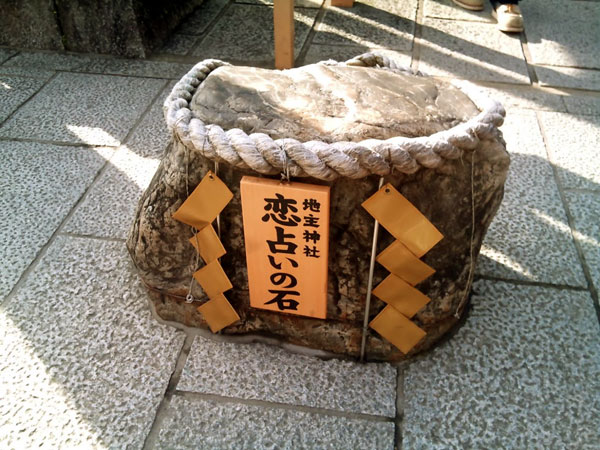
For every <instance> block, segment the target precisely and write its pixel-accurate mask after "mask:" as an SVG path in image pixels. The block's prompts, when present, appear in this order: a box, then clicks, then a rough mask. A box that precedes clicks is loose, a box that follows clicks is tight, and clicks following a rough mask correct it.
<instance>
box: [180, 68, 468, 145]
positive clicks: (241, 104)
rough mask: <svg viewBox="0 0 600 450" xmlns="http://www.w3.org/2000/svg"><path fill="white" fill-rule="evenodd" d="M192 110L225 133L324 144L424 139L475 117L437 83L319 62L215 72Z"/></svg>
mask: <svg viewBox="0 0 600 450" xmlns="http://www.w3.org/2000/svg"><path fill="white" fill-rule="evenodd" d="M191 110H192V112H193V113H194V115H195V116H196V117H198V118H200V119H202V120H203V121H204V122H205V123H213V124H217V125H219V126H221V127H222V128H224V129H225V130H228V129H231V128H241V129H242V130H244V131H245V132H246V133H252V132H254V133H258V132H261V133H266V134H268V135H270V136H271V137H272V138H274V139H278V138H295V139H298V140H300V141H310V140H321V141H325V142H337V141H360V140H363V139H369V138H375V139H388V138H391V137H394V136H407V137H416V136H428V135H430V134H433V133H436V132H438V131H442V130H445V129H449V128H452V127H454V126H455V125H457V124H459V123H461V122H464V121H466V120H468V119H470V118H472V117H473V116H475V115H477V114H478V113H479V110H478V109H477V107H476V106H475V105H474V104H473V102H472V101H471V100H470V99H469V97H468V96H467V95H465V94H464V93H463V92H462V91H460V90H459V89H457V88H455V87H454V86H452V85H450V84H448V83H446V82H444V81H441V80H436V79H433V78H429V77H422V76H415V75H409V74H405V73H400V72H393V71H390V70H381V69H373V68H365V67H349V66H326V65H322V64H313V65H309V66H304V67H300V68H297V69H290V70H284V71H276V70H267V69H259V68H254V67H235V66H224V67H220V68H218V69H216V70H215V71H213V72H211V73H210V74H209V76H208V77H207V78H206V80H205V81H204V82H203V83H202V84H201V85H200V86H199V88H198V90H197V92H196V93H195V94H194V97H193V99H192V103H191Z"/></svg>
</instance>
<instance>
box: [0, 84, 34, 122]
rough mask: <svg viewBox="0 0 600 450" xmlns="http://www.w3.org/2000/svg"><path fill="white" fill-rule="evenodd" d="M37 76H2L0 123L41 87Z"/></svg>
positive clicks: (0, 85) (0, 86)
mask: <svg viewBox="0 0 600 450" xmlns="http://www.w3.org/2000/svg"><path fill="white" fill-rule="evenodd" d="M43 84H44V82H43V81H42V80H39V79H37V78H21V77H10V76H9V77H6V76H3V77H2V79H1V81H0V123H2V122H3V121H4V120H6V118H7V117H8V116H9V115H10V113H12V112H13V111H14V110H15V109H17V108H18V107H19V106H20V105H21V104H22V103H23V102H24V101H25V100H27V99H28V98H29V97H31V96H32V95H33V94H35V93H36V92H37V90H38V89H39V88H40V87H42V85H43Z"/></svg>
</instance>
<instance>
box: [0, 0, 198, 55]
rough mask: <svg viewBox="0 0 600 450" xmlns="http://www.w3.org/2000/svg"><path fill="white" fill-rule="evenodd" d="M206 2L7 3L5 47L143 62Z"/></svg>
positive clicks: (2, 21) (1, 37)
mask: <svg viewBox="0 0 600 450" xmlns="http://www.w3.org/2000/svg"><path fill="white" fill-rule="evenodd" d="M202 1H203V0H191V1H190V0H174V1H170V2H162V1H159V0H104V1H101V2H98V1H95V0H55V1H53V2H49V1H47V0H6V1H3V2H2V14H0V44H1V45H9V46H14V47H25V48H38V49H48V50H70V51H77V52H89V53H108V54H113V55H121V56H127V57H133V58H136V57H137V58H139V57H144V56H146V55H147V54H148V52H149V51H151V50H153V49H154V48H157V47H158V46H160V45H161V44H162V43H163V42H164V41H165V40H166V38H167V37H168V35H169V33H170V32H172V31H173V30H174V29H175V28H176V27H177V25H179V23H181V21H182V20H183V19H184V18H185V17H186V16H187V15H189V14H190V13H191V12H192V11H193V9H194V8H195V7H197V6H198V5H200V4H201V3H202Z"/></svg>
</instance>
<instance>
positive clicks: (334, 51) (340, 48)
mask: <svg viewBox="0 0 600 450" xmlns="http://www.w3.org/2000/svg"><path fill="white" fill-rule="evenodd" d="M367 52H377V53H382V54H384V55H385V56H387V57H388V58H392V59H394V60H395V61H397V62H398V63H399V64H401V65H403V66H405V67H410V61H411V54H410V53H409V52H399V51H394V50H386V49H378V48H369V47H361V46H355V45H352V46H349V45H321V44H312V45H311V46H310V48H309V49H308V52H307V53H306V56H305V57H304V64H314V63H317V62H319V61H326V60H328V59H334V60H336V61H347V60H349V59H352V58H354V57H355V56H358V55H360V54H362V53H367Z"/></svg>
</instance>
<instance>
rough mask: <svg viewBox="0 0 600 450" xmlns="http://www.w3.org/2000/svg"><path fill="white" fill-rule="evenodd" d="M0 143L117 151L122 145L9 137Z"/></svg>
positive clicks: (1, 139)
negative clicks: (111, 149)
mask: <svg viewBox="0 0 600 450" xmlns="http://www.w3.org/2000/svg"><path fill="white" fill-rule="evenodd" d="M0 141H3V142H7V141H8V142H24V143H29V142H30V143H34V144H43V145H54V146H56V147H83V148H90V149H94V148H113V149H117V148H119V147H120V145H108V144H86V143H85V142H67V141H50V140H47V139H34V138H19V137H8V136H0Z"/></svg>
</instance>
